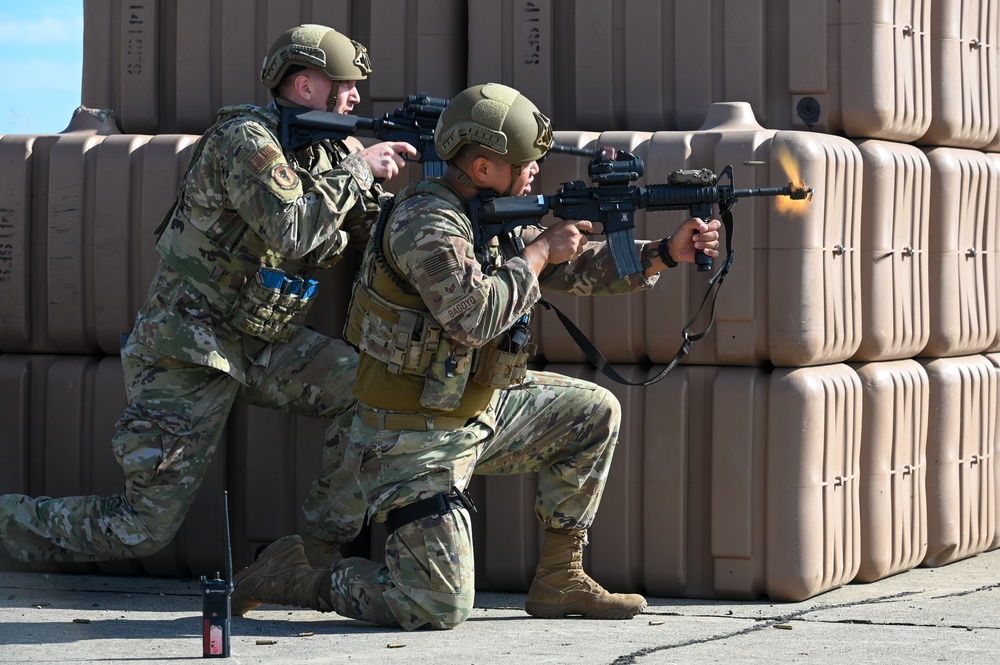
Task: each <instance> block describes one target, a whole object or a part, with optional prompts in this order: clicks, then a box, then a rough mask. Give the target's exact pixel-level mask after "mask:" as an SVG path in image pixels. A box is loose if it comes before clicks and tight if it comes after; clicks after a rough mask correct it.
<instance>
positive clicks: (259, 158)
mask: <svg viewBox="0 0 1000 665" xmlns="http://www.w3.org/2000/svg"><path fill="white" fill-rule="evenodd" d="M279 157H281V151H280V150H278V149H277V148H275V147H274V145H273V144H271V143H265V144H264V145H262V146H261V147H260V150H258V151H257V152H255V153H254V155H253V157H251V158H250V168H252V169H253V170H254V171H256V172H257V173H263V172H264V170H265V169H266V168H267V167H268V166H270V165H271V163H273V162H274V160H276V159H278V158H279Z"/></svg>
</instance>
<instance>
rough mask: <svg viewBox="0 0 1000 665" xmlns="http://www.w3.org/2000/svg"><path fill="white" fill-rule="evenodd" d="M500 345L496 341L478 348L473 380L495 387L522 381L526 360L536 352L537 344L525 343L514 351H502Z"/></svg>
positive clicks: (503, 386)
mask: <svg viewBox="0 0 1000 665" xmlns="http://www.w3.org/2000/svg"><path fill="white" fill-rule="evenodd" d="M500 346H501V344H500V343H499V342H497V343H494V344H490V345H489V346H486V347H484V348H483V349H481V350H480V352H479V358H478V362H477V363H476V371H475V373H473V375H472V380H473V381H475V382H476V383H478V384H480V385H483V386H486V387H487V388H497V389H503V388H510V387H511V386H516V385H519V384H521V383H524V379H525V377H527V375H528V360H529V359H530V358H531V356H533V355H535V353H537V352H538V346H537V345H535V344H525V345H524V346H523V347H522V348H521V349H520V350H518V351H516V352H514V353H511V352H510V351H503V350H501V348H500Z"/></svg>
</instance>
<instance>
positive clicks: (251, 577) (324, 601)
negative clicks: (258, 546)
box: [231, 536, 332, 617]
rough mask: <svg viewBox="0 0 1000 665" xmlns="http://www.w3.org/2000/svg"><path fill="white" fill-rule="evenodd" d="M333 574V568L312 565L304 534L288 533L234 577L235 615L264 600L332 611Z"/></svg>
mask: <svg viewBox="0 0 1000 665" xmlns="http://www.w3.org/2000/svg"><path fill="white" fill-rule="evenodd" d="M330 576H331V571H330V569H329V568H327V569H326V570H314V569H313V567H312V566H311V565H309V559H307V558H306V553H305V549H304V548H303V546H302V538H301V537H300V536H285V537H284V538H281V539H280V540H276V541H274V542H273V543H271V544H270V545H269V546H268V547H267V549H265V550H264V551H263V552H261V553H260V556H259V557H257V560H256V561H255V562H254V563H253V565H251V566H247V567H246V568H244V569H243V570H241V571H240V572H239V574H238V575H237V576H236V577H234V578H233V595H232V601H231V602H232V611H233V615H234V616H238V617H241V616H243V615H244V614H246V613H247V612H249V611H250V610H252V609H253V608H255V607H257V606H258V605H260V604H261V603H272V604H275V605H295V606H297V607H311V608H312V609H314V610H319V611H320V612H329V611H331V610H332V608H331V607H330V604H329V595H330Z"/></svg>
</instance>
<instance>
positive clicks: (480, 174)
mask: <svg viewBox="0 0 1000 665" xmlns="http://www.w3.org/2000/svg"><path fill="white" fill-rule="evenodd" d="M496 167H497V165H496V164H495V163H494V162H493V160H491V159H490V158H489V157H485V156H483V155H480V156H478V157H476V158H475V159H474V160H473V161H472V168H470V169H469V176H470V177H471V178H472V179H473V181H475V183H476V184H477V185H479V186H481V187H482V186H486V185H488V184H489V183H490V181H491V179H492V177H493V172H494V171H496Z"/></svg>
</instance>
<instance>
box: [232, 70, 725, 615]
mask: <svg viewBox="0 0 1000 665" xmlns="http://www.w3.org/2000/svg"><path fill="white" fill-rule="evenodd" d="M551 146H552V131H551V127H550V125H549V121H548V119H547V118H546V117H545V116H544V115H542V114H541V113H540V112H539V111H538V109H537V108H536V107H535V105H534V104H532V103H531V102H530V101H529V100H528V99H527V98H525V97H524V96H523V95H521V94H519V93H518V92H517V91H516V90H514V89H512V88H509V87H507V86H503V85H497V84H493V83H490V84H487V85H478V86H474V87H472V88H469V89H467V90H465V91H463V92H461V93H460V94H458V95H457V96H456V97H455V98H454V99H453V100H452V102H451V104H450V105H449V106H448V107H447V108H446V109H445V111H444V113H443V114H442V115H441V118H440V120H439V122H438V126H437V130H436V133H435V147H436V148H437V152H438V154H439V155H440V156H441V157H442V158H443V159H445V160H447V162H448V169H447V171H446V172H445V175H444V177H443V178H432V179H428V180H424V181H421V182H419V183H416V184H414V185H410V186H408V187H407V188H405V189H404V190H403V191H402V192H400V194H399V195H397V196H396V198H395V202H394V207H393V208H392V211H391V214H388V215H385V214H383V216H380V218H379V220H378V222H377V223H376V227H375V229H374V230H373V232H372V235H373V238H372V242H371V244H369V246H368V248H367V249H366V251H365V256H364V260H363V264H362V268H361V273H360V278H359V280H358V281H357V282H356V284H355V291H354V295H353V298H352V301H351V309H350V318H349V323H348V333H347V336H348V339H349V340H350V341H352V342H353V343H354V344H356V345H357V346H358V347H359V348H360V349H361V358H360V361H359V365H358V376H357V381H356V383H355V388H354V395H355V397H357V399H358V406H357V410H356V414H355V416H354V424H353V427H352V430H351V444H350V447H349V448H348V450H347V453H346V459H345V464H346V466H347V467H348V468H349V469H351V470H352V471H353V472H354V473H355V475H356V476H357V479H358V481H359V483H360V486H361V490H362V492H363V493H364V495H365V497H366V498H367V500H368V504H369V514H370V515H372V516H373V517H374V519H375V520H377V521H385V523H386V527H387V530H388V532H389V537H388V540H387V542H386V546H385V564H384V565H383V564H378V563H375V562H372V561H369V560H366V559H359V558H349V559H344V560H343V561H341V562H340V563H338V564H336V565H334V566H333V567H332V569H331V570H328V571H320V570H314V569H313V568H311V567H310V565H309V560H308V559H307V557H306V555H305V553H304V549H303V543H302V541H301V539H300V538H299V537H298V536H288V537H286V538H283V539H281V540H279V541H277V542H275V543H274V544H272V545H271V546H270V547H269V548H268V549H266V550H264V552H263V553H262V554H261V556H260V558H259V559H258V561H257V562H256V563H255V564H254V565H253V566H251V567H250V568H248V569H247V570H244V571H243V572H242V573H241V574H240V575H239V576H238V577H237V580H236V592H237V593H234V596H233V607H234V611H235V609H236V605H237V594H238V595H239V597H240V599H241V600H242V599H247V598H250V599H253V601H254V602H271V603H284V604H294V605H302V606H309V607H313V608H315V609H319V610H321V611H335V612H337V613H339V614H341V615H343V616H347V617H354V618H357V619H362V620H365V621H369V622H372V623H376V624H382V625H387V626H400V627H402V628H405V629H407V630H412V629H416V628H420V627H422V626H428V627H433V628H454V627H455V626H457V625H459V624H460V623H462V622H463V621H465V619H467V618H468V617H469V614H470V613H471V611H472V607H473V599H474V590H475V576H474V571H473V568H474V564H473V553H472V531H471V522H470V517H469V511H470V509H472V504H471V501H470V500H469V498H468V495H467V493H466V488H467V486H468V484H469V481H470V479H471V477H472V475H473V474H484V475H496V474H519V473H530V472H537V473H538V474H539V490H538V495H537V500H536V503H535V513H536V516H537V517H538V519H539V520H541V522H542V523H543V524H544V525H545V538H544V543H543V549H542V554H541V559H540V561H539V563H538V568H537V570H536V573H535V578H534V581H533V582H532V584H531V588H530V590H529V593H528V599H527V603H526V605H525V610H526V611H527V612H528V613H529V614H531V615H533V616H536V617H544V618H562V617H567V616H574V615H577V616H584V617H589V618H602V619H630V618H632V617H633V616H635V615H636V614H637V613H639V612H641V611H642V610H643V608H645V607H646V601H645V600H644V599H643V597H642V596H639V595H636V594H618V593H610V592H608V591H606V590H605V589H603V588H602V587H601V586H600V585H599V584H598V583H597V582H595V581H594V580H593V579H591V578H590V577H589V576H588V575H587V574H586V573H585V572H584V570H583V565H582V555H583V547H584V545H585V544H586V542H587V529H588V528H589V527H590V525H591V524H592V523H593V521H594V517H595V516H596V514H597V508H598V504H599V503H600V500H601V494H602V492H603V490H604V484H605V482H606V480H607V478H608V473H609V471H610V466H611V457H612V453H613V451H614V447H615V443H616V441H617V438H618V428H619V421H620V419H621V407H620V405H619V404H618V401H617V400H616V399H615V397H614V395H612V393H611V392H609V391H608V390H605V389H604V388H601V387H600V386H597V385H595V384H593V383H589V382H587V381H583V380H580V379H573V378H569V377H565V376H561V375H559V374H554V373H550V372H528V371H527V370H526V363H527V358H528V355H529V354H530V352H531V348H532V345H531V344H530V341H529V339H528V338H529V337H530V327H529V326H530V316H531V311H532V307H533V305H534V304H535V303H536V302H537V301H538V299H539V296H540V292H539V289H540V288H548V289H552V290H555V291H560V292H564V293H575V294H591V295H599V294H620V293H631V292H635V291H640V290H643V289H648V288H651V287H652V286H653V285H654V283H655V282H656V281H657V278H658V274H659V273H660V272H661V271H662V270H664V269H665V268H667V267H671V266H673V265H676V263H677V262H678V261H684V262H689V263H690V262H694V260H695V254H696V253H697V252H704V253H705V254H707V255H709V256H713V257H714V256H717V255H718V247H719V233H718V229H719V226H720V223H719V221H718V220H715V219H710V220H701V219H689V220H687V221H686V222H684V223H683V224H682V225H681V226H680V228H679V229H678V230H677V232H675V233H674V234H673V236H671V237H669V238H666V239H664V240H661V241H658V242H648V241H637V242H636V247H635V251H636V252H637V253H638V255H639V257H640V258H641V263H642V266H643V269H644V270H643V272H642V273H639V274H634V275H630V276H629V277H627V278H618V277H617V276H616V273H615V270H614V266H613V263H612V258H611V255H610V252H609V251H608V248H607V245H606V243H605V242H603V241H590V242H588V240H587V237H586V235H585V233H586V232H588V231H590V230H591V225H590V222H585V221H557V222H555V223H554V224H552V225H551V226H549V227H548V228H547V229H545V230H544V231H543V230H542V229H541V228H538V227H531V228H520V229H517V230H516V231H515V232H512V233H513V235H516V236H517V237H516V238H511V243H509V246H513V247H521V248H522V249H520V250H519V251H518V252H517V254H516V255H513V256H504V255H503V254H502V253H501V250H500V249H499V247H498V245H497V243H496V240H494V241H493V243H492V244H491V245H490V246H489V247H488V248H487V250H486V251H485V252H477V251H475V248H474V247H473V233H472V226H471V224H472V222H471V221H470V219H469V216H468V202H469V201H470V200H472V199H473V198H475V197H476V196H478V195H479V193H480V192H482V191H487V190H489V191H492V192H495V193H498V194H501V195H514V196H517V195H523V194H525V193H527V192H529V191H530V189H531V183H532V180H533V179H534V176H535V174H536V173H537V172H538V160H539V159H541V158H542V157H544V156H545V154H546V152H548V150H549V149H550V147H551ZM505 244H507V243H505Z"/></svg>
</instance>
